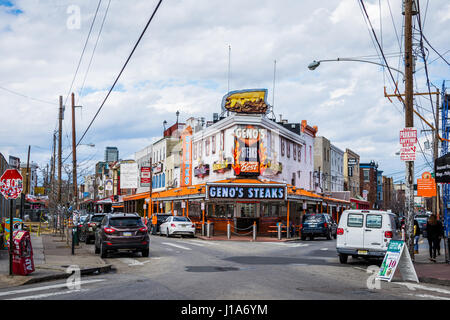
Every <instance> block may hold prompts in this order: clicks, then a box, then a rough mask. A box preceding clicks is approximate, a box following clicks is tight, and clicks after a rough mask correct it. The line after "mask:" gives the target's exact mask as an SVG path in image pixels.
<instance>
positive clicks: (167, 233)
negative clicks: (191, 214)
mask: <svg viewBox="0 0 450 320" xmlns="http://www.w3.org/2000/svg"><path fill="white" fill-rule="evenodd" d="M166 237H167V238H168V237H169V228H166Z"/></svg>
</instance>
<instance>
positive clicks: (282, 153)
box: [280, 138, 284, 157]
mask: <svg viewBox="0 0 450 320" xmlns="http://www.w3.org/2000/svg"><path fill="white" fill-rule="evenodd" d="M280 139H281V143H280V145H281V156H282V157H284V139H283V138H280Z"/></svg>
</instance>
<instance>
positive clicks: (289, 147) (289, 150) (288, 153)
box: [286, 141, 291, 158]
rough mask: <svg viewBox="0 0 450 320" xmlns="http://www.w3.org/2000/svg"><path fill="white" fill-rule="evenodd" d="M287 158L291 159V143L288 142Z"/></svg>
mask: <svg viewBox="0 0 450 320" xmlns="http://www.w3.org/2000/svg"><path fill="white" fill-rule="evenodd" d="M286 156H287V157H288V158H290V157H291V143H290V142H289V141H286Z"/></svg>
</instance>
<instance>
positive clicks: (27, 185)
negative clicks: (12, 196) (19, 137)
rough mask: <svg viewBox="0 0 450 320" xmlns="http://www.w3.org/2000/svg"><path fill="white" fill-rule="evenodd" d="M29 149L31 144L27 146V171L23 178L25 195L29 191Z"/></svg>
mask: <svg viewBox="0 0 450 320" xmlns="http://www.w3.org/2000/svg"><path fill="white" fill-rule="evenodd" d="M30 149H31V146H28V157H27V172H26V178H25V195H27V194H29V193H30Z"/></svg>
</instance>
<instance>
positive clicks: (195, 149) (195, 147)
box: [193, 142, 197, 160]
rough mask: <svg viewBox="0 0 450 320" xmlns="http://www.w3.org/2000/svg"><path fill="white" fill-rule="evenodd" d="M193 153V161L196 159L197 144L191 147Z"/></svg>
mask: <svg viewBox="0 0 450 320" xmlns="http://www.w3.org/2000/svg"><path fill="white" fill-rule="evenodd" d="M193 149H194V150H193V151H194V160H195V159H197V142H195V143H194V145H193Z"/></svg>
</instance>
